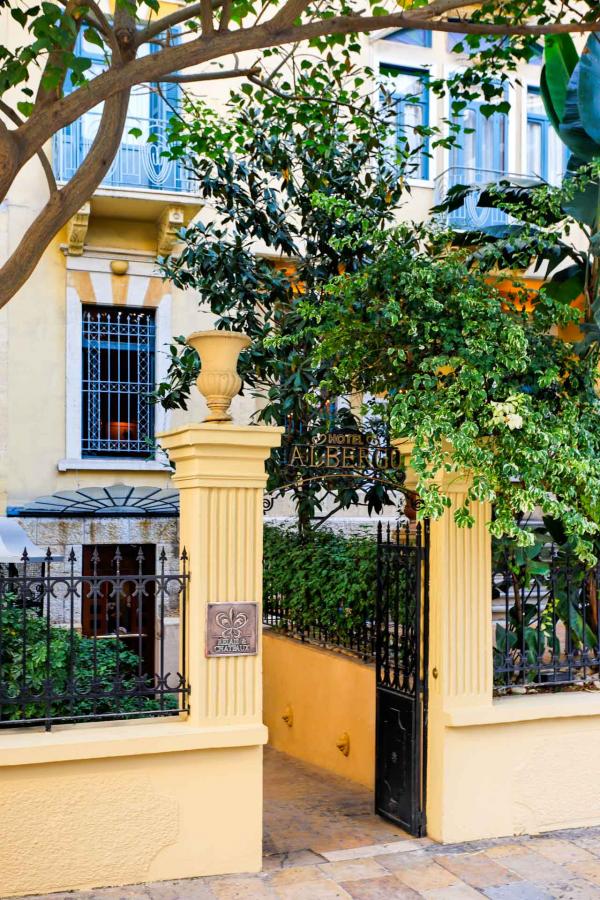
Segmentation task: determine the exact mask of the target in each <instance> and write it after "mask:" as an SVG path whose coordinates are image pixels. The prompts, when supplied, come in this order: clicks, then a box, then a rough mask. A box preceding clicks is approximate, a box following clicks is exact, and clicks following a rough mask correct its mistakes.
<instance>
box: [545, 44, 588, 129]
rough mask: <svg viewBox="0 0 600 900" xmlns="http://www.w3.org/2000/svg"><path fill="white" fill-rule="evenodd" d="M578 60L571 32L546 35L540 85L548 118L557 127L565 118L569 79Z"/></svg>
mask: <svg viewBox="0 0 600 900" xmlns="http://www.w3.org/2000/svg"><path fill="white" fill-rule="evenodd" d="M578 60H579V56H578V54H577V50H576V49H575V44H574V43H573V39H572V38H571V35H570V34H556V35H548V36H547V37H546V39H545V44H544V68H543V70H542V78H541V83H540V87H541V93H542V99H543V101H544V106H545V107H546V112H547V113H548V118H549V119H550V121H551V122H552V124H553V125H554V127H555V128H556V127H557V126H558V125H559V124H560V122H562V120H563V118H564V115H565V106H566V102H567V91H568V86H569V79H570V78H571V75H572V73H573V70H574V68H575V66H576V65H577V62H578Z"/></svg>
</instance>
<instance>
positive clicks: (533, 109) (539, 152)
mask: <svg viewBox="0 0 600 900" xmlns="http://www.w3.org/2000/svg"><path fill="white" fill-rule="evenodd" d="M550 127H551V126H550V122H549V120H548V117H547V115H546V110H545V109H544V103H543V101H542V96H541V94H540V89H539V88H537V87H528V88H527V174H528V175H535V176H536V177H537V178H543V179H544V181H547V180H548V173H549V165H548V157H549V141H550Z"/></svg>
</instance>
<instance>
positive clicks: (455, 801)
mask: <svg viewBox="0 0 600 900" xmlns="http://www.w3.org/2000/svg"><path fill="white" fill-rule="evenodd" d="M398 446H399V449H400V450H401V452H404V453H406V452H407V444H406V442H403V443H402V444H401V443H400V442H399V443H398ZM408 452H410V450H408ZM406 487H407V488H408V489H411V490H414V489H415V487H416V476H415V473H414V471H412V470H411V468H410V463H409V464H408V466H407V479H406ZM440 487H441V488H442V489H443V491H444V493H445V494H447V495H449V496H450V499H451V502H452V505H451V507H450V508H449V509H448V510H446V512H445V513H444V514H443V516H442V517H441V518H440V519H437V520H434V521H432V522H431V527H430V554H429V559H430V562H429V585H430V619H429V672H428V673H427V678H428V686H429V715H428V737H427V788H426V789H427V800H426V811H427V833H428V834H429V836H430V837H432V838H433V839H434V840H439V841H444V842H454V841H461V840H467V839H468V838H469V836H471V837H472V836H474V835H475V836H482V835H483V834H484V833H485V831H486V825H487V822H486V823H485V824H483V823H482V822H481V821H478V819H479V818H480V817H481V819H483V820H485V819H486V817H487V816H488V814H489V811H488V810H486V809H483V808H482V809H478V803H477V796H476V790H477V789H476V786H477V782H478V775H479V772H480V770H482V772H481V774H482V776H483V777H484V778H486V779H489V778H493V773H491V772H489V771H487V770H485V767H486V762H487V760H486V758H485V756H484V757H483V758H478V753H477V739H476V737H475V740H473V741H471V742H469V737H470V736H469V734H468V732H469V730H470V729H465V728H460V729H457V728H454V727H453V722H454V720H455V718H456V717H457V716H458V717H460V713H461V712H462V713H463V714H464V712H465V711H466V710H467V709H470V710H473V712H475V710H483V708H484V707H488V708H491V705H492V699H493V693H492V692H493V659H492V584H491V581H492V579H491V573H492V561H491V536H490V533H489V531H488V528H487V527H486V526H487V523H488V522H489V521H490V519H491V515H492V510H491V505H490V504H489V503H475V504H472V506H471V512H472V515H473V516H474V518H475V522H474V524H473V526H472V527H471V528H459V527H458V525H457V524H456V522H455V521H454V512H455V510H456V509H458V508H459V507H460V506H462V504H463V503H464V500H465V497H466V493H467V490H468V488H469V480H468V476H465V475H462V474H460V473H456V472H450V473H443V474H441V475H440ZM463 717H464V716H463ZM471 737H472V736H471ZM474 787H475V790H474Z"/></svg>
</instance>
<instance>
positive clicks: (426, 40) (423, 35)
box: [384, 28, 431, 47]
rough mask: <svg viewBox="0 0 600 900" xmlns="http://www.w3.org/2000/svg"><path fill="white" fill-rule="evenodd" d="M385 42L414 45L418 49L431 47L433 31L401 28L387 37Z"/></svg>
mask: <svg viewBox="0 0 600 900" xmlns="http://www.w3.org/2000/svg"><path fill="white" fill-rule="evenodd" d="M384 41H395V42H398V43H400V44H413V45H414V46H416V47H431V31H426V30H425V29H424V28H401V29H400V30H399V31H394V32H392V34H388V35H386V37H385V38H384Z"/></svg>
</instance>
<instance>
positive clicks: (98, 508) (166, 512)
mask: <svg viewBox="0 0 600 900" xmlns="http://www.w3.org/2000/svg"><path fill="white" fill-rule="evenodd" d="M19 514H20V515H22V516H143V517H145V518H146V517H149V516H178V515H179V493H178V491H175V490H168V489H167V490H165V489H163V488H157V487H132V486H131V485H128V484H113V485H111V486H110V487H89V488H80V489H79V490H77V491H57V492H56V494H50V495H49V496H48V497H38V499H37V500H34V502H33V503H31V504H30V505H29V506H26V507H25V508H24V509H22V510H20V513H19Z"/></svg>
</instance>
